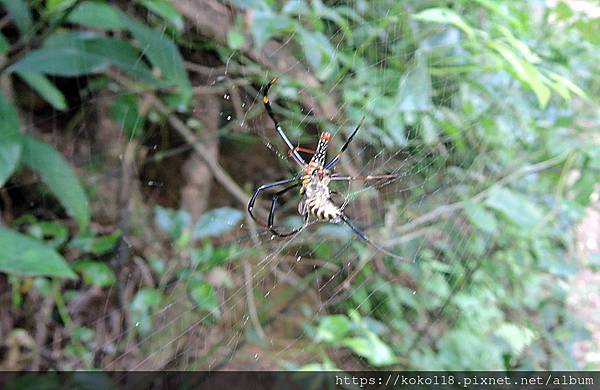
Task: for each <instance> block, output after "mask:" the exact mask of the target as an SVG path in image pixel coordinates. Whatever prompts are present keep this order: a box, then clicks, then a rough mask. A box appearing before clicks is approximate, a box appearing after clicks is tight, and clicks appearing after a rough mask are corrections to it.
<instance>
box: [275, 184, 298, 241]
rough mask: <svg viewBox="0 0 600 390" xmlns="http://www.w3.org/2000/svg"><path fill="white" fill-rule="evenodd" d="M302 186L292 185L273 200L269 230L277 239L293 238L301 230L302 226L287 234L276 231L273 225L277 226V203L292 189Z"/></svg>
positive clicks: (278, 193) (277, 194)
mask: <svg viewBox="0 0 600 390" xmlns="http://www.w3.org/2000/svg"><path fill="white" fill-rule="evenodd" d="M299 185H300V183H295V184H292V185H291V186H289V187H285V188H284V189H282V190H281V191H277V192H276V193H275V194H274V195H273V200H272V202H271V211H269V226H268V229H269V231H270V232H271V233H273V234H274V235H276V236H277V237H289V236H292V235H294V234H296V233H298V232H299V231H300V230H301V229H302V226H301V227H299V228H296V229H293V230H292V231H290V232H287V233H281V232H279V231H277V230H275V228H274V227H273V225H274V224H275V211H276V210H277V201H278V200H279V198H280V197H281V196H282V195H283V194H285V193H286V192H288V191H289V190H291V189H294V188H296V187H298V186H299Z"/></svg>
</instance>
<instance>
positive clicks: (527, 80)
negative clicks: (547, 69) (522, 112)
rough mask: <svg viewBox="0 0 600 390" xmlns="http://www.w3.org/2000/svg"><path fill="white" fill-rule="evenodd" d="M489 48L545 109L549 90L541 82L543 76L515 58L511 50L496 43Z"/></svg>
mask: <svg viewBox="0 0 600 390" xmlns="http://www.w3.org/2000/svg"><path fill="white" fill-rule="evenodd" d="M488 44H489V46H490V47H491V48H492V49H494V50H496V51H497V52H498V53H500V55H501V56H502V57H503V58H504V59H505V60H506V62H507V63H508V64H510V66H511V67H510V68H508V70H509V71H511V72H512V73H514V75H515V76H516V77H517V78H518V79H519V80H521V82H523V83H524V84H525V85H527V86H529V88H531V89H532V90H533V92H534V93H535V95H536V96H537V99H538V102H539V105H540V107H542V108H543V107H545V106H546V104H548V100H549V99H550V89H549V88H548V87H547V86H546V85H545V84H544V82H543V77H544V76H543V75H542V74H541V73H540V72H539V71H538V70H537V69H536V68H535V67H534V66H533V65H532V64H530V63H529V62H527V61H525V60H522V59H521V58H519V56H517V55H516V54H515V53H514V52H513V51H512V49H511V48H509V47H508V46H506V45H505V44H503V43H501V42H497V41H492V42H489V43H488Z"/></svg>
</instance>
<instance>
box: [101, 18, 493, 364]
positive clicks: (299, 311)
mask: <svg viewBox="0 0 600 390" xmlns="http://www.w3.org/2000/svg"><path fill="white" fill-rule="evenodd" d="M446 30H447V29H445V28H443V27H440V31H439V32H440V34H442V33H444V32H445V31H446ZM452 33H455V31H453V32H451V34H452ZM341 35H342V32H341V31H339V32H338V33H337V34H334V35H333V36H331V37H330V38H331V41H332V42H335V41H336V40H337V39H338V38H340V37H341ZM292 38H293V36H292V35H289V36H287V37H280V38H279V39H278V40H279V41H280V42H281V49H291V41H292ZM392 43H393V42H383V43H377V51H378V53H379V58H378V61H376V62H375V63H373V64H370V65H369V68H370V69H375V70H376V71H377V72H376V74H377V78H378V79H380V82H384V81H385V80H386V76H387V72H388V70H387V68H386V67H385V65H384V64H385V63H386V62H387V61H389V60H391V59H392V58H393V57H398V54H397V53H393V54H392V53H390V50H389V47H390V45H391V44H392ZM438 48H439V47H438ZM431 50H432V48H429V49H428V48H424V49H420V50H419V51H420V52H421V51H422V52H424V53H425V54H424V56H425V57H427V61H428V64H427V69H430V68H431V67H435V66H436V65H438V61H441V60H440V59H439V58H436V57H434V56H431ZM400 56H402V57H403V59H404V60H407V59H411V58H414V57H415V51H405V52H403V53H401V54H400ZM429 57H432V58H429ZM297 58H298V60H299V61H298V63H296V64H295V65H294V66H293V67H292V68H290V69H289V71H288V73H289V74H293V72H294V70H295V69H294V68H295V67H305V66H306V65H305V64H306V63H307V62H308V60H307V58H304V57H303V56H302V55H298V56H297ZM415 71H416V70H415V69H407V72H406V73H405V75H404V77H406V78H407V79H410V78H411V76H412V72H415ZM228 72H229V69H228V68H226V69H225V71H224V72H223V73H222V74H218V73H217V74H215V75H214V80H219V79H225V78H226V77H227V75H228ZM273 75H276V76H278V77H280V78H282V80H281V81H280V82H279V83H278V84H277V85H276V86H274V87H273V89H272V92H271V96H272V102H273V104H274V106H275V110H276V115H277V117H278V119H279V120H280V121H281V122H282V124H283V125H284V130H285V132H286V134H287V135H288V137H289V138H290V139H291V140H292V142H293V143H297V144H299V145H301V146H304V147H308V148H314V146H315V145H316V140H317V139H318V132H319V131H323V130H325V128H323V126H320V125H318V124H316V125H315V124H314V123H312V122H313V121H311V119H313V116H312V115H313V112H314V110H313V108H312V107H304V106H302V108H301V111H300V113H299V115H298V113H296V115H297V116H298V117H299V118H297V119H296V120H289V119H288V118H286V111H287V110H286V109H285V107H286V100H287V99H286V97H287V98H289V97H290V95H294V94H296V93H297V94H299V95H310V94H311V92H312V91H311V90H310V89H309V88H302V87H296V86H294V84H293V83H294V80H288V79H286V76H287V75H286V73H285V72H284V73H279V74H273V72H264V78H263V82H264V83H266V82H268V80H269V79H270V78H271V77H272V76H273ZM343 77H350V76H343ZM343 80H344V79H343V78H342V77H340V78H338V79H336V80H335V82H333V83H332V87H331V89H330V91H329V92H330V93H331V94H336V93H339V91H338V90H337V87H338V85H339V84H340V83H341V82H342V81H343ZM449 81H450V80H445V79H444V78H442V79H441V80H436V82H437V83H442V85H444V84H445V83H446V82H449ZM289 83H292V84H291V85H290V84H289ZM435 87H436V88H439V87H438V86H437V85H436V86H435ZM443 89H444V86H442V90H443ZM286 92H287V93H286ZM286 95H287V96H286ZM451 98H452V97H451V96H450V95H449V96H448V97H445V98H442V99H439V101H438V104H441V105H443V104H450V101H449V99H451ZM223 100H224V103H229V102H230V95H229V94H228V93H225V94H224V95H223ZM261 100H262V96H261V94H260V91H258V90H254V93H252V92H249V93H247V94H246V101H244V102H242V104H241V105H240V106H239V107H238V108H239V109H242V110H243V111H244V113H245V114H244V116H243V118H241V119H239V118H238V119H237V122H238V123H237V124H234V127H235V126H239V128H240V129H242V131H245V132H248V133H249V134H252V135H253V136H257V137H260V140H261V142H262V143H263V144H264V146H265V147H264V151H263V153H265V154H271V155H272V156H273V157H274V158H275V159H276V160H279V165H280V169H279V172H278V173H277V174H276V175H275V176H273V177H272V180H269V181H274V180H277V179H281V178H282V177H290V175H288V174H287V172H286V170H287V169H289V167H290V166H291V167H292V169H297V167H295V166H294V164H293V162H290V160H289V159H287V157H286V153H287V151H286V149H285V145H284V144H283V143H282V142H281V140H280V139H279V137H278V135H277V134H276V133H275V130H274V127H273V125H272V123H271V122H270V121H269V120H268V119H266V115H265V113H264V109H263V107H262V103H261ZM368 103H369V104H368V106H367V107H364V108H362V109H361V110H360V114H362V115H365V116H367V118H369V111H372V110H375V109H376V108H377V107H376V105H377V102H376V101H374V99H371V100H369V101H368ZM347 109H348V105H347V104H341V105H339V106H338V112H336V115H337V118H336V120H335V121H333V122H329V123H328V126H329V127H327V128H326V130H328V131H330V132H331V133H332V135H333V137H337V138H339V139H341V141H340V142H342V141H343V140H345V137H347V136H348V134H349V132H350V131H351V130H352V129H353V128H354V126H355V125H356V123H357V121H355V122H352V121H350V120H349V119H343V120H342V119H341V118H345V115H344V112H345V111H346V110H347ZM257 111H258V112H259V115H260V116H259V117H258V119H255V120H253V118H251V117H250V114H251V113H252V114H253V115H256V112H257ZM261 112H262V115H261V114H260V113H261ZM287 113H290V112H289V111H287ZM292 114H293V113H292ZM222 117H225V118H226V119H227V120H235V119H233V116H231V115H229V113H228V112H226V111H224V112H223V113H222ZM331 119H333V118H331ZM307 128H310V129H309V131H308V132H309V134H306V133H307V131H306V129H307ZM406 130H407V131H406V134H405V142H406V143H405V144H404V145H398V144H395V145H393V146H391V147H390V146H389V138H390V136H389V135H387V137H388V146H387V147H386V146H384V145H383V144H382V142H381V139H377V134H375V132H376V130H374V129H373V126H372V124H371V123H369V120H368V119H367V124H366V125H365V126H364V127H363V128H362V129H361V130H360V132H359V134H358V136H357V137H356V139H355V141H354V143H353V144H352V146H351V148H349V150H348V151H347V152H346V153H345V155H344V157H343V159H344V160H347V161H350V162H351V164H352V165H353V166H354V167H355V168H356V169H357V170H358V171H357V172H356V173H357V174H358V175H368V174H386V173H399V174H400V176H399V178H398V179H393V180H380V181H375V182H361V183H352V184H351V185H349V186H344V185H338V186H337V187H338V189H339V190H340V191H341V192H342V194H343V196H344V199H345V200H347V201H348V202H349V205H348V208H347V213H348V214H349V215H351V216H352V218H353V220H354V221H355V222H356V223H357V224H358V225H359V226H361V227H364V228H365V230H366V231H367V232H368V233H369V235H370V237H371V238H372V239H373V240H374V241H375V242H377V243H378V244H382V245H385V246H386V247H394V248H400V249H402V248H404V250H403V252H402V254H403V255H405V256H407V258H410V259H411V260H413V259H414V261H415V263H414V264H391V265H390V267H392V268H393V269H394V272H398V273H402V272H406V273H415V270H418V268H419V267H420V264H421V261H423V260H421V259H419V253H420V252H421V251H422V250H424V249H425V248H426V247H427V246H428V245H430V243H428V242H427V240H423V239H421V238H422V234H423V233H420V232H418V231H415V230H416V229H415V228H413V229H408V228H410V226H408V225H410V222H411V221H413V220H414V219H415V218H416V217H417V216H419V215H422V214H424V213H425V212H426V211H431V210H432V209H435V208H436V207H439V206H443V205H447V204H449V203H452V201H453V200H454V195H450V194H447V193H448V191H447V190H448V189H449V188H451V187H453V186H459V185H461V182H460V181H459V182H445V181H438V180H437V179H436V180H432V179H431V178H433V177H435V176H436V173H438V172H440V171H441V170H442V169H443V168H445V167H446V165H447V164H448V161H447V159H448V158H449V157H448V156H450V155H451V154H452V151H453V150H452V148H454V146H452V144H451V143H447V144H446V142H447V141H449V140H448V139H443V138H441V139H439V143H440V144H444V145H446V146H445V147H446V148H449V149H446V150H443V151H442V152H443V153H437V151H436V150H435V149H432V148H431V147H430V146H426V145H424V144H423V143H422V142H418V140H417V141H415V138H417V137H419V133H420V132H421V131H422V129H421V128H420V127H419V126H418V125H417V126H407V127H406ZM463 131H465V132H468V131H469V129H468V128H466V129H463ZM411 138H412V139H413V142H410V139H411ZM373 139H374V140H375V142H371V140H373ZM340 144H341V143H340ZM340 144H337V145H336V146H330V150H329V156H330V158H331V156H332V155H333V154H334V153H335V152H336V149H335V148H336V147H338V148H339V145H340ZM480 152H481V154H483V153H484V152H485V150H481V151H480ZM303 156H304V157H305V159H306V160H307V161H308V158H310V156H306V155H303ZM244 158H246V156H244V155H243V154H242V155H241V156H240V157H239V159H244ZM345 162H346V161H344V162H342V163H340V164H338V168H337V169H338V172H343V173H348V172H345V171H344V170H343V166H344V165H346V166H347V164H344V163H345ZM471 164H472V168H469V167H466V166H459V168H462V169H465V170H467V171H468V169H473V170H474V171H477V169H478V165H479V164H482V162H480V161H478V160H475V161H473V162H472V163H471ZM259 184H262V182H258V181H257V182H255V187H256V186H258V185H259ZM344 187H346V188H344ZM278 189H281V188H278ZM419 192H420V193H421V194H419V195H418V196H416V197H415V196H412V197H411V198H406V197H405V195H406V194H413V195H414V193H419ZM271 193H272V192H271ZM263 198H264V199H266V200H267V201H269V200H270V195H264V197H263ZM361 199H362V200H363V203H362V204H360V202H361ZM365 200H366V202H365ZM298 201H299V196H298V195H297V193H296V194H295V196H291V197H288V198H286V199H285V201H284V202H282V203H283V204H282V205H281V206H280V207H281V210H282V214H283V215H284V216H283V217H282V216H280V215H279V214H278V215H277V217H278V221H279V222H278V223H279V224H285V223H286V222H290V223H291V224H292V225H294V226H298V225H297V224H298V221H299V217H298V216H297V212H296V208H297V207H296V206H297V203H298ZM263 206H268V203H266V204H263ZM295 214H296V216H294V215H295ZM263 218H264V217H263ZM365 218H366V219H367V220H368V222H367V224H368V225H366V224H365V222H364V220H365ZM452 224H453V222H452V221H451V220H448V221H446V222H443V223H442V225H444V226H442V228H441V230H444V229H445V228H446V227H449V226H450V225H452ZM246 226H247V222H244V223H243V224H241V225H240V231H239V236H238V237H237V238H234V239H233V240H231V241H229V242H227V244H229V245H231V244H234V245H235V248H236V249H235V250H234V251H233V252H232V253H231V254H230V255H229V257H228V258H227V259H226V261H227V263H228V266H227V272H228V273H229V274H230V275H240V274H243V273H244V261H247V262H248V263H250V264H252V266H251V275H250V277H246V278H243V279H242V280H241V281H239V282H237V283H236V285H235V287H233V288H229V289H226V291H225V292H224V293H223V294H222V295H221V296H220V297H219V298H220V299H219V305H218V308H219V311H220V312H222V313H238V315H237V318H236V319H235V320H233V322H232V323H231V324H230V328H228V329H227V330H225V331H224V330H223V329H222V326H223V325H220V324H218V323H217V324H209V325H207V322H208V323H210V318H211V314H210V313H205V314H203V315H202V314H201V315H196V316H194V318H193V319H192V320H190V319H189V318H186V317H189V315H188V312H187V311H186V309H179V311H178V309H177V306H181V307H183V308H185V307H189V296H188V295H187V294H186V293H185V292H182V291H181V288H179V287H181V286H180V285H181V284H182V283H183V282H179V281H178V282H176V284H175V286H172V287H170V288H169V291H170V296H169V298H168V303H167V304H165V305H164V306H162V307H161V308H160V309H159V310H157V311H156V312H154V313H153V318H152V323H153V326H152V329H151V331H150V332H148V333H146V334H144V335H139V336H138V337H137V338H136V339H135V341H132V342H131V344H130V345H128V347H127V348H126V349H128V350H129V351H128V352H124V353H120V354H117V355H116V356H115V358H114V359H113V360H112V361H111V362H110V363H109V364H108V365H107V366H106V368H108V369H116V368H118V367H120V366H121V365H122V364H124V363H125V362H128V363H125V364H129V368H130V369H157V368H164V364H165V362H164V361H163V359H164V357H163V355H168V356H169V358H170V359H171V361H176V362H177V364H176V365H175V367H176V368H178V369H192V370H193V369H210V370H215V369H281V368H291V367H298V366H301V365H302V364H308V363H321V361H320V359H319V358H317V357H316V356H313V355H311V353H310V351H309V350H310V347H309V346H310V343H311V342H313V341H312V340H313V337H314V334H311V332H310V331H307V330H306V324H308V325H313V326H314V325H316V323H317V322H318V319H319V317H320V316H324V315H327V314H332V313H337V312H339V311H340V310H344V309H342V308H341V307H343V306H344V305H340V304H341V303H343V302H344V301H346V300H351V302H353V303H352V304H351V305H350V306H351V308H352V310H354V311H360V312H361V315H362V316H363V317H367V318H368V317H370V316H371V315H372V313H375V312H376V311H377V310H378V306H377V305H372V304H370V303H369V306H371V307H370V309H368V310H365V309H364V307H365V305H366V303H367V302H368V301H369V299H370V298H371V297H372V296H373V295H376V294H377V293H378V292H379V289H380V287H378V286H374V287H373V288H369V291H368V295H366V296H364V297H362V298H360V297H353V295H355V293H354V292H355V291H357V290H360V289H365V287H366V286H367V285H368V284H369V279H368V278H358V279H359V280H358V281H357V275H360V273H361V272H362V270H363V269H364V268H365V267H367V265H368V263H369V262H371V261H372V260H373V258H374V257H379V258H380V259H382V258H383V257H382V255H381V254H380V253H377V251H375V250H373V249H372V248H371V247H370V246H369V245H367V244H366V243H365V242H363V241H361V240H358V239H357V238H356V236H353V233H352V232H351V231H350V229H348V228H346V227H344V226H340V225H332V224H315V223H311V224H310V225H309V226H307V227H306V228H304V229H303V230H302V231H301V232H300V233H299V234H297V235H295V236H292V237H290V238H286V239H280V238H277V237H274V236H273V235H272V234H271V233H270V232H268V231H264V229H260V228H259V229H258V230H257V231H256V232H254V233H253V232H252V231H250V232H248V231H247V230H246ZM403 227H405V228H407V229H404V230H403ZM416 227H418V225H417V226H416ZM468 232H469V230H468V229H467V230H466V231H465V232H464V238H463V240H467V239H468ZM425 234H426V233H425ZM460 248H461V246H460V245H459V247H458V250H459V251H460V250H461V249H460ZM332 249H333V250H332ZM320 252H321V253H320ZM328 252H329V253H328ZM261 253H262V255H261ZM327 254H329V256H327ZM324 255H325V256H324ZM457 257H461V254H460V253H459V254H458V256H457ZM246 258H249V260H246ZM450 267H455V265H454V264H450ZM193 271H194V270H193V269H192V272H193ZM360 279H362V280H360ZM248 287H251V289H252V292H253V293H254V295H255V298H254V299H255V302H254V305H255V307H256V308H254V309H251V308H249V307H248V299H247V293H248ZM451 287H452V288H453V289H460V288H461V286H460V285H459V283H457V284H456V285H454V286H451ZM405 288H406V289H407V292H408V293H409V294H412V295H413V296H416V295H417V294H422V295H424V297H423V299H429V298H430V297H428V295H430V294H432V292H425V291H422V292H419V293H418V292H417V291H416V290H413V289H410V288H408V287H405ZM310 294H313V295H316V296H317V297H318V299H316V301H315V302H311V303H305V304H300V305H298V304H295V299H294V298H296V299H301V298H303V297H304V296H306V295H310ZM286 295H291V298H288V299H287V300H286V299H281V298H283V297H284V296H286ZM271 304H274V306H281V307H280V308H278V309H275V310H273V311H271V312H269V310H267V311H266V312H267V315H265V314H263V313H262V312H264V311H265V307H267V308H269V307H270V306H271ZM347 306H348V305H346V308H345V309H346V310H348V307H347ZM250 310H257V311H262V312H261V318H262V321H261V322H262V323H261V325H260V329H261V330H257V329H256V323H255V322H253V320H252V314H251V313H250ZM173 312H175V313H176V314H174V315H173ZM290 312H292V313H293V314H290ZM286 317H292V318H291V320H290V319H289V318H286ZM294 320H296V321H301V322H302V323H303V324H302V323H299V324H294V325H292V330H291V333H292V334H291V336H288V335H285V336H284V337H281V336H278V334H280V333H281V332H284V333H287V332H286V331H285V330H284V329H281V328H282V326H279V325H277V323H278V322H280V321H291V322H293V321H294ZM224 322H226V321H224ZM181 323H184V325H183V326H181V325H180V324H181ZM129 332H131V330H127V331H125V333H129ZM261 333H262V334H261ZM273 333H275V334H276V335H275V336H273ZM215 334H216V339H213V337H215ZM165 335H166V336H165ZM119 336H120V338H121V339H123V338H126V337H127V335H125V334H120V335H119ZM198 337H202V338H204V339H205V340H207V341H206V342H201V343H198V342H193V341H192V342H190V340H193V339H197V338H198ZM99 348H101V346H99ZM141 351H143V353H140V352H141ZM173 351H176V352H173ZM134 356H135V357H137V358H134ZM297 357H299V358H297ZM132 359H133V360H132ZM355 364H356V362H355V361H352V360H349V362H348V366H347V367H356V366H355ZM347 367H344V366H342V367H340V368H347Z"/></svg>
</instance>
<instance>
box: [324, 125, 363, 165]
mask: <svg viewBox="0 0 600 390" xmlns="http://www.w3.org/2000/svg"><path fill="white" fill-rule="evenodd" d="M364 122H365V117H364V116H363V117H362V118H361V119H360V122H358V125H357V126H356V128H355V129H354V131H353V132H352V134H350V137H348V139H347V140H346V142H345V143H344V145H342V148H341V149H340V151H339V152H338V154H336V155H335V157H334V158H332V159H331V161H329V162H328V163H327V164H325V169H328V170H329V169H332V168H333V167H334V166H335V164H337V162H338V160H339V159H340V157H341V156H342V154H344V152H345V151H346V149H348V145H350V142H352V139H353V138H354V136H355V135H356V133H357V132H358V130H359V129H360V127H361V126H362V124H363V123H364Z"/></svg>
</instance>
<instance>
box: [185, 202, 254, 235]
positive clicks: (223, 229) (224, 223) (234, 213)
mask: <svg viewBox="0 0 600 390" xmlns="http://www.w3.org/2000/svg"><path fill="white" fill-rule="evenodd" d="M243 218H244V213H242V212H241V211H240V210H238V209H233V208H231V207H222V208H218V209H213V210H211V211H209V212H206V213H204V214H202V216H200V219H198V222H196V225H195V226H194V229H193V230H192V238H193V239H194V240H197V239H200V238H205V237H218V236H221V235H223V234H225V233H227V232H229V231H231V230H233V229H235V228H236V227H237V224H238V223H239V222H240V221H241V220H242V219H243Z"/></svg>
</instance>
